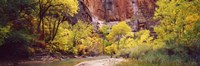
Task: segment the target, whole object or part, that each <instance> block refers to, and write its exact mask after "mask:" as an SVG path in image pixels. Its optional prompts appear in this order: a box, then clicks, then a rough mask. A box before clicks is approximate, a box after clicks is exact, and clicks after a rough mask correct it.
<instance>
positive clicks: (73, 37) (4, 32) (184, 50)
mask: <svg viewBox="0 0 200 66" xmlns="http://www.w3.org/2000/svg"><path fill="white" fill-rule="evenodd" d="M199 3H200V1H199V0H158V1H157V3H156V4H157V6H158V7H157V9H156V11H155V16H154V20H159V24H158V25H156V26H155V27H154V31H155V32H156V34H157V37H154V36H151V35H150V33H151V32H150V30H140V31H138V32H132V30H131V27H130V26H129V25H128V24H127V22H125V21H120V22H119V23H118V24H116V25H114V26H112V27H109V26H108V25H103V26H102V27H100V28H99V29H98V30H94V29H95V28H94V25H92V24H91V23H90V22H85V21H82V20H78V22H77V23H75V24H71V22H69V21H68V20H67V19H68V18H69V17H73V16H74V15H75V14H77V13H78V11H79V7H78V1H77V0H1V1H0V4H2V6H0V14H1V15H0V59H1V60H2V59H7V60H9V59H13V60H17V59H19V58H26V59H30V57H35V56H37V55H38V54H39V55H50V56H52V57H56V58H64V57H75V56H82V57H86V56H98V55H110V56H111V57H124V58H129V59H134V60H137V61H133V62H145V63H152V64H162V63H180V64H181V63H189V64H191V65H198V64H199V62H200V51H199V50H200V44H199V42H200V5H199ZM152 20H153V19H152ZM41 53H43V54H41ZM44 53H45V54H44ZM128 63H132V61H131V62H128ZM125 64H126V62H125ZM130 65H131V64H130Z"/></svg>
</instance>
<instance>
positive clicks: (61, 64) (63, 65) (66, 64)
mask: <svg viewBox="0 0 200 66" xmlns="http://www.w3.org/2000/svg"><path fill="white" fill-rule="evenodd" d="M105 58H109V56H98V57H88V58H74V59H66V60H63V61H57V62H51V63H35V64H22V65H17V66H74V65H76V64H78V63H80V62H83V61H91V60H97V59H105Z"/></svg>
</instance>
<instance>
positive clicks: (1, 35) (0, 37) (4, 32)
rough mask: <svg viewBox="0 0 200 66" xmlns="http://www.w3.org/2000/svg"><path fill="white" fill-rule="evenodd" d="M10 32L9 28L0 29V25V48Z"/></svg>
mask: <svg viewBox="0 0 200 66" xmlns="http://www.w3.org/2000/svg"><path fill="white" fill-rule="evenodd" d="M9 32H10V27H9V26H6V27H2V26H1V25H0V46H1V45H2V44H3V43H4V40H5V38H7V37H8V33H9Z"/></svg>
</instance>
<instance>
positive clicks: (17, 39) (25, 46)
mask: <svg viewBox="0 0 200 66" xmlns="http://www.w3.org/2000/svg"><path fill="white" fill-rule="evenodd" d="M31 40H32V39H31V36H30V35H28V34H27V33H26V31H25V30H20V31H12V32H11V33H10V35H9V36H8V37H7V38H6V39H5V42H4V44H3V45H2V46H1V47H0V49H1V50H2V51H0V53H2V55H3V56H10V57H8V58H21V57H22V58H28V57H29V56H30V55H31V54H32V50H30V47H29V46H31ZM3 50H6V51H3Z"/></svg>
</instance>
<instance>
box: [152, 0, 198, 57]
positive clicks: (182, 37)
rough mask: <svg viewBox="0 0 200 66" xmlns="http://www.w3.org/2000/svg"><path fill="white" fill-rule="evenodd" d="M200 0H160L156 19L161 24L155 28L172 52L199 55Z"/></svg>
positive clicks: (168, 49)
mask: <svg viewBox="0 0 200 66" xmlns="http://www.w3.org/2000/svg"><path fill="white" fill-rule="evenodd" d="M199 3H200V1H199V0H159V1H157V3H156V4H157V5H158V8H157V9H156V12H155V17H154V18H155V19H158V20H160V24H159V25H157V26H156V27H155V28H154V31H155V32H156V33H157V35H158V39H160V40H161V41H164V42H165V43H166V46H165V47H166V48H167V51H171V52H170V54H173V53H174V54H176V55H180V57H182V56H184V57H183V58H185V56H186V55H192V56H194V57H195V56H198V55H199V54H200V52H199V51H198V50H199V49H200V44H199V41H200V33H199V32H200V30H199V29H200V11H199V10H200V5H199Z"/></svg>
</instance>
